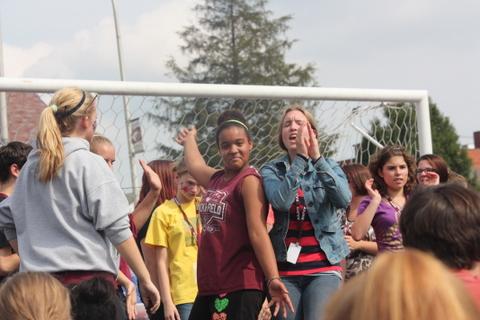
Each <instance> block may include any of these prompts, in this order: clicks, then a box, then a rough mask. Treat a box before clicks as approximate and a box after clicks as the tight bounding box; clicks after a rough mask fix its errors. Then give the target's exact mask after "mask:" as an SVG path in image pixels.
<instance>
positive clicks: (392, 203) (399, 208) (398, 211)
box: [387, 197, 403, 222]
mask: <svg viewBox="0 0 480 320" xmlns="http://www.w3.org/2000/svg"><path fill="white" fill-rule="evenodd" d="M387 201H388V203H389V204H390V206H391V207H392V208H393V209H394V210H395V218H396V220H397V222H398V219H399V217H400V214H401V213H402V209H403V206H401V205H399V204H398V203H396V202H395V201H393V199H392V197H387Z"/></svg>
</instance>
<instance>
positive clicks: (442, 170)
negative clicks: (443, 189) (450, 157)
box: [417, 154, 449, 183]
mask: <svg viewBox="0 0 480 320" xmlns="http://www.w3.org/2000/svg"><path fill="white" fill-rule="evenodd" d="M420 161H426V162H428V163H429V164H430V165H431V166H432V168H433V169H435V172H436V173H437V174H438V175H439V177H440V183H444V182H447V181H448V173H449V169H448V165H447V162H446V161H445V159H443V158H442V157H440V156H438V155H436V154H424V155H423V156H421V157H420V158H418V160H417V166H418V164H419V163H420Z"/></svg>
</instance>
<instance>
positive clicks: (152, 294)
mask: <svg viewBox="0 0 480 320" xmlns="http://www.w3.org/2000/svg"><path fill="white" fill-rule="evenodd" d="M140 292H141V293H142V298H143V300H144V304H145V307H146V308H148V310H149V311H150V312H151V313H155V311H157V309H158V307H159V306H160V294H159V293H158V290H157V288H156V287H155V285H154V284H153V283H152V281H148V282H145V283H143V282H140Z"/></svg>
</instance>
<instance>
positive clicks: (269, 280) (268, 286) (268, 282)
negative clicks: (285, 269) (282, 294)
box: [267, 277, 280, 289]
mask: <svg viewBox="0 0 480 320" xmlns="http://www.w3.org/2000/svg"><path fill="white" fill-rule="evenodd" d="M277 279H278V280H280V277H273V278H271V279H268V281H267V289H269V288H270V284H271V283H272V281H273V280H277Z"/></svg>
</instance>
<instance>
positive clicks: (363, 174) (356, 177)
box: [342, 163, 372, 196]
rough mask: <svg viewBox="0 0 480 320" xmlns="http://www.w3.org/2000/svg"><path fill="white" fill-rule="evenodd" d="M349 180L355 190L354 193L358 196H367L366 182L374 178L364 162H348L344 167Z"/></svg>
mask: <svg viewBox="0 0 480 320" xmlns="http://www.w3.org/2000/svg"><path fill="white" fill-rule="evenodd" d="M342 169H343V171H344V172H345V175H346V176H347V180H348V182H349V183H350V186H351V188H352V189H353V191H354V194H355V195H357V196H366V195H368V192H367V189H366V188H365V182H366V181H367V180H368V179H370V178H372V175H371V174H370V171H369V170H368V168H367V167H366V166H364V165H363V164H357V163H354V164H346V165H344V166H343V167H342Z"/></svg>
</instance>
